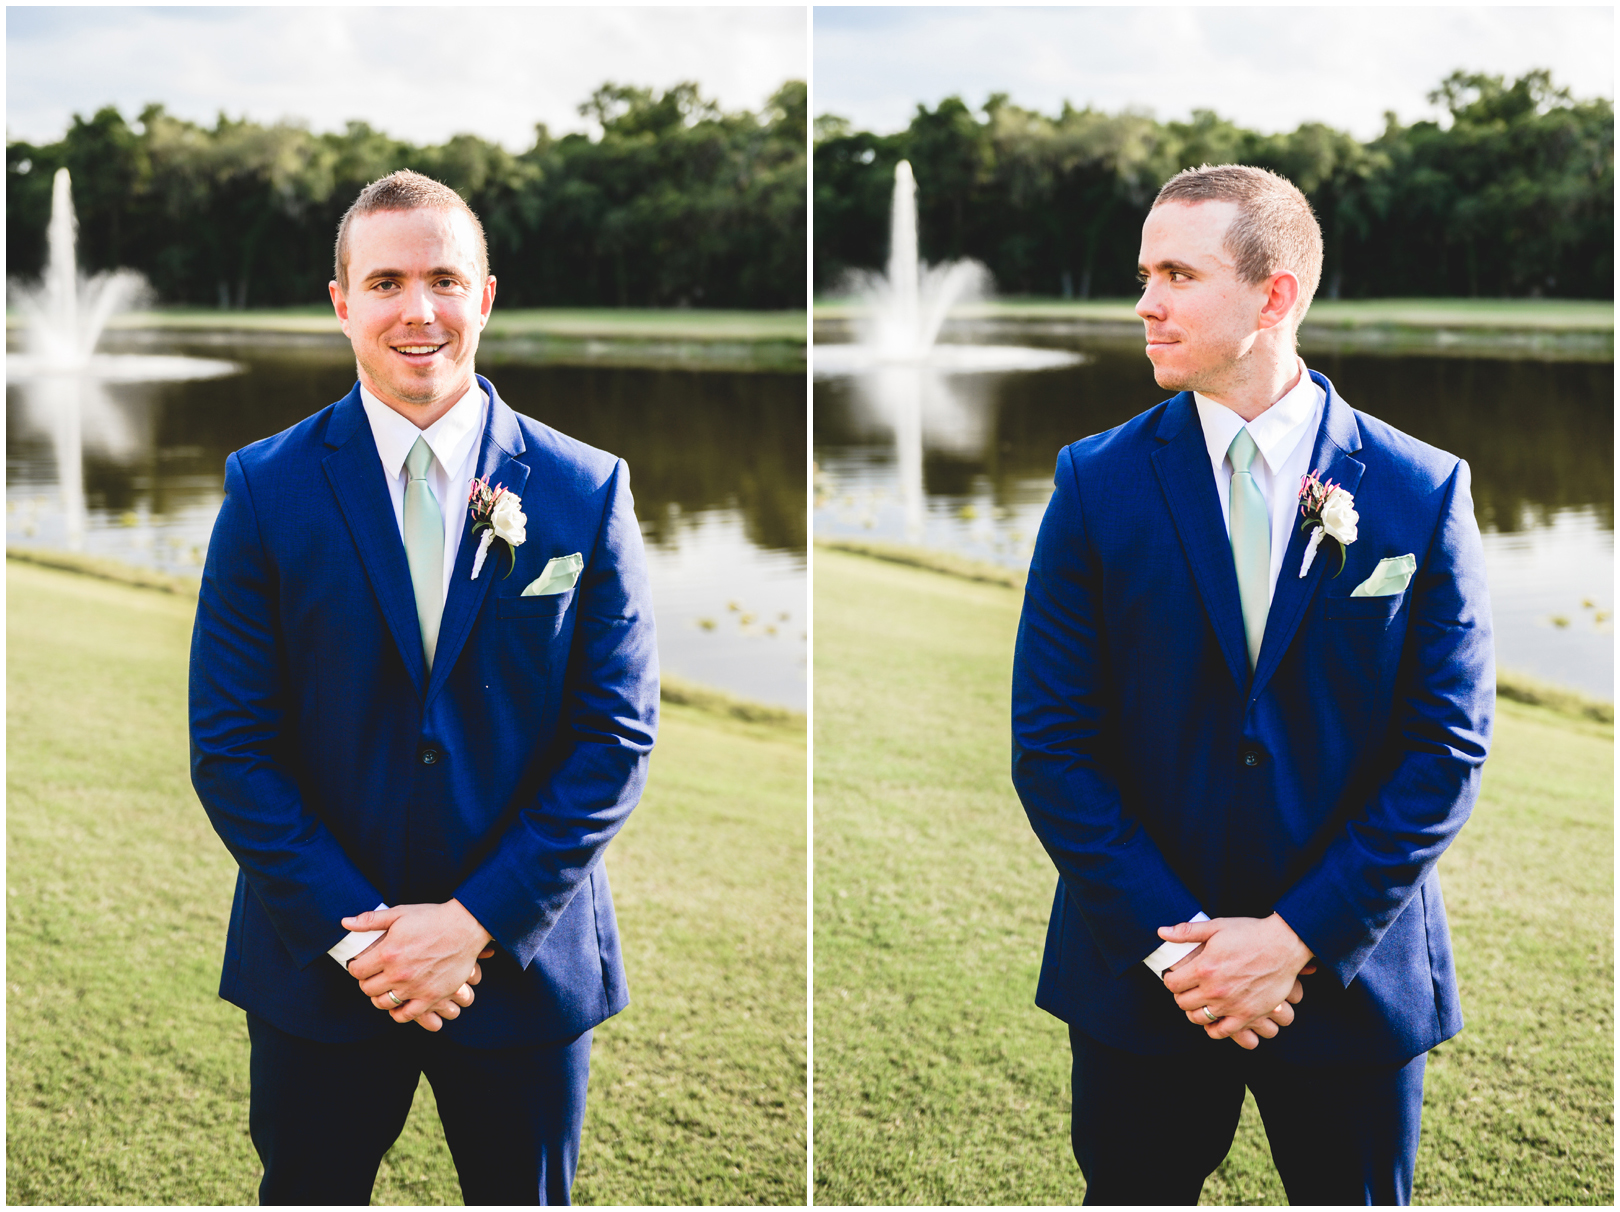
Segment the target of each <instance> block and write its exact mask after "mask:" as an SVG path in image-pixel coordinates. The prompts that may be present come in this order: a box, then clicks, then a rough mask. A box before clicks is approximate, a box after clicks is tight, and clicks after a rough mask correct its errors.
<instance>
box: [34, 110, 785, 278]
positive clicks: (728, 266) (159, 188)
mask: <svg viewBox="0 0 1620 1212" xmlns="http://www.w3.org/2000/svg"><path fill="white" fill-rule="evenodd" d="M579 111H580V113H581V115H582V116H584V117H587V118H589V119H591V120H592V121H593V122H594V124H595V125H596V126H597V127H598V128H599V130H600V133H599V134H595V135H591V136H587V135H584V134H569V135H564V136H563V137H561V138H554V137H552V135H551V134H550V133H549V132H548V130H547V129H546V127H545V126H544V125H543V124H540V125H537V126H536V127H535V141H534V146H533V147H531V148H530V149H529V150H527V151H525V152H522V153H519V154H513V153H511V152H508V151H507V150H505V149H504V148H503V147H501V146H500V145H499V144H496V143H492V142H489V141H487V140H484V139H481V138H479V137H478V136H476V135H457V136H455V137H454V138H452V139H450V140H449V141H448V142H447V143H444V144H442V145H439V146H431V147H429V146H415V145H413V144H410V143H405V142H402V141H400V140H397V139H393V138H391V137H389V136H388V135H386V134H384V133H382V132H381V131H377V130H373V129H372V128H371V127H370V126H368V125H366V124H365V123H362V122H351V123H349V124H348V126H347V128H346V129H345V130H344V131H342V132H341V133H327V134H315V133H312V132H311V131H309V130H308V129H307V128H305V127H303V126H301V125H297V124H294V123H287V122H281V123H277V124H275V125H271V126H265V125H260V124H258V123H255V122H249V121H246V120H242V121H236V120H232V119H230V118H227V117H226V116H225V115H223V114H221V115H220V117H219V119H218V120H217V121H216V122H215V124H214V126H213V127H212V128H211V129H210V128H207V127H204V126H201V125H198V124H196V123H194V122H188V121H185V120H184V119H181V118H177V117H175V116H174V115H172V114H169V113H167V112H165V110H164V108H163V106H161V105H156V104H154V105H149V106H147V107H146V108H145V109H144V110H142V111H141V114H140V116H139V117H138V118H137V119H136V120H135V121H134V122H133V123H131V122H128V121H126V120H125V118H124V117H123V115H122V114H121V113H120V112H119V111H118V109H116V108H114V107H110V106H109V107H107V108H104V109H102V110H100V111H98V112H97V113H96V114H95V115H94V116H93V117H92V118H90V119H89V120H85V119H83V118H81V117H79V116H78V115H75V116H74V119H73V124H72V127H71V128H70V129H69V130H68V131H67V133H66V134H65V135H64V136H63V137H62V139H60V140H59V141H57V142H55V143H50V144H42V145H35V144H30V143H24V142H8V143H7V145H6V204H7V211H6V242H7V249H8V256H9V264H10V269H9V272H10V273H11V274H13V275H20V276H24V277H27V276H33V275H37V274H39V273H40V271H41V269H42V267H43V264H44V258H45V228H46V223H47V220H48V218H49V215H50V205H51V180H52V177H53V175H54V173H55V170H56V169H57V168H59V167H63V166H65V167H67V168H68V169H69V170H70V172H71V173H72V175H73V198H74V204H75V207H76V209H77V212H78V218H79V262H80V266H81V268H83V269H85V270H87V271H90V272H94V271H97V270H102V269H111V268H114V267H118V266H127V267H129V268H133V269H137V270H140V271H141V272H142V273H144V274H145V275H146V276H147V278H148V279H149V280H150V281H151V283H152V285H153V287H154V288H155V290H156V292H157V294H158V296H159V298H160V299H162V300H163V301H164V302H168V303H184V304H193V305H197V304H200V305H205V306H218V307H228V308H245V307H265V306H278V305H287V304H297V303H312V302H317V301H320V300H324V299H325V298H326V284H327V282H328V281H329V280H330V279H331V277H332V245H333V241H334V238H335V234H336V231H337V223H338V220H339V219H340V218H341V217H342V215H343V212H344V211H345V210H347V209H348V207H349V205H350V203H352V202H353V201H354V198H355V196H356V195H357V194H358V193H359V192H360V190H361V189H362V188H364V187H365V186H366V185H367V184H368V183H369V182H371V181H374V180H376V179H377V178H378V177H381V176H384V175H386V174H387V173H390V172H393V171H394V170H395V169H400V168H412V169H415V170H417V171H418V172H421V173H425V174H427V175H428V176H430V177H434V178H436V179H437V180H440V181H443V182H444V183H445V184H447V185H450V186H451V187H452V188H454V189H456V190H457V191H458V192H459V193H460V194H461V195H462V196H463V197H464V198H466V199H467V201H468V203H469V204H470V205H471V206H472V208H473V210H474V211H475V212H476V213H477V214H478V216H479V218H480V219H481V220H482V221H483V224H484V229H485V232H486V233H487V236H488V239H489V246H490V270H491V272H492V273H494V274H495V275H496V276H497V277H498V279H499V282H500V295H501V302H502V303H503V304H506V305H508V306H521V307H559V306H618V307H624V306H635V307H683V306H691V307H739V308H797V307H802V306H803V305H804V246H805V226H806V218H805V176H806V172H805V168H806V150H805V149H806V136H807V128H806V123H807V112H806V89H805V85H804V84H803V83H802V82H800V81H789V82H787V83H785V84H784V85H783V86H782V87H781V88H780V89H779V90H778V91H777V92H776V94H775V95H774V96H773V97H772V98H771V99H770V101H769V102H768V103H767V104H766V105H765V106H764V107H763V108H762V110H761V111H760V112H759V113H751V112H747V111H739V112H723V111H722V110H721V109H720V107H719V106H718V105H717V104H715V103H714V102H711V101H708V100H705V99H704V98H703V97H702V95H701V94H700V92H699V89H698V86H697V85H695V84H690V83H687V84H680V85H677V86H675V87H673V88H671V89H669V90H667V91H665V92H662V93H659V92H656V91H654V90H651V89H643V88H636V87H631V86H626V85H618V84H612V83H608V84H604V85H603V86H602V87H601V88H599V89H597V90H596V92H595V93H593V94H592V95H591V97H590V99H589V100H588V101H586V102H585V103H584V104H582V105H581V106H580V107H579Z"/></svg>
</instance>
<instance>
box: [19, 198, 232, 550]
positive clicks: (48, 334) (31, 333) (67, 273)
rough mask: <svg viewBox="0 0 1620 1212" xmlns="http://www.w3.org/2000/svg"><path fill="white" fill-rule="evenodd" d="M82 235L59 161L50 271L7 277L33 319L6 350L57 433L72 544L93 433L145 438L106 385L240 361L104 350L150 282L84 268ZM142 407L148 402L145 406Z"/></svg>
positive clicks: (118, 439) (80, 538) (78, 539)
mask: <svg viewBox="0 0 1620 1212" xmlns="http://www.w3.org/2000/svg"><path fill="white" fill-rule="evenodd" d="M77 244H78V220H77V218H76V217H75V216H74V213H73V182H72V179H71V178H70V177H69V176H68V170H67V169H65V168H59V169H57V170H56V177H55V179H54V180H53V181H52V182H51V220H50V225H49V226H48V227H47V228H46V232H45V275H44V277H43V278H42V279H41V281H40V282H39V284H38V285H37V286H24V285H21V284H19V283H11V284H10V285H9V294H10V296H11V299H12V301H13V302H14V303H15V304H16V305H17V306H18V308H19V310H21V311H22V312H23V314H24V317H25V327H24V329H23V334H22V338H23V340H22V343H23V352H21V353H16V354H13V353H11V352H10V351H9V350H8V351H7V354H6V384H7V387H8V390H9V389H10V388H11V387H15V388H16V390H17V392H18V394H19V396H20V397H21V398H22V402H23V405H24V410H23V411H24V413H25V414H26V415H27V417H28V419H29V420H30V421H31V422H32V424H33V425H34V427H35V428H37V429H40V430H43V431H45V432H46V433H48V434H50V437H51V444H52V446H53V447H54V448H55V453H56V469H57V488H58V491H59V492H60V494H61V510H62V521H63V527H64V541H65V543H66V545H67V546H68V548H69V549H71V550H79V549H80V548H82V546H83V544H84V532H85V517H86V509H85V499H84V447H85V443H86V440H87V439H88V441H89V442H90V443H91V444H93V445H95V446H98V447H100V448H101V449H102V450H104V451H108V452H111V453H114V454H115V455H120V456H124V457H128V456H131V455H133V454H134V453H135V451H136V450H137V449H139V448H140V446H142V445H143V444H144V443H143V442H142V440H141V439H140V438H139V437H138V436H137V434H136V432H135V429H136V427H135V425H133V424H132V422H131V416H130V410H129V408H128V406H127V405H125V404H122V403H120V402H119V401H116V400H114V399H113V397H112V395H111V394H110V393H109V392H108V391H107V388H106V385H107V384H109V383H153V382H163V381H171V380H177V379H213V378H219V377H221V376H223V375H230V374H235V373H237V372H238V371H239V370H241V369H242V368H241V367H240V366H238V365H237V364H236V363H235V362H224V361H220V360H218V359H213V358H184V357H171V356H160V355H145V354H98V353H96V343H97V342H98V341H99V340H100V339H101V334H102V330H103V329H105V328H106V326H107V322H108V321H109V320H110V319H112V317H113V315H114V313H116V312H118V311H122V310H124V309H126V308H129V307H131V306H133V305H134V304H135V303H137V302H138V301H139V300H140V299H142V298H143V297H145V296H146V295H147V294H148V293H149V291H148V287H147V285H146V279H144V278H143V277H141V275H140V274H138V273H136V272H135V271H133V270H129V269H115V270H113V271H111V272H109V273H100V274H97V275H96V276H95V277H93V278H88V279H86V278H83V277H81V276H80V274H79V267H78V259H77ZM8 411H9V410H8ZM135 411H136V412H137V414H138V413H139V412H140V410H139V408H138V407H137V408H136V410H135Z"/></svg>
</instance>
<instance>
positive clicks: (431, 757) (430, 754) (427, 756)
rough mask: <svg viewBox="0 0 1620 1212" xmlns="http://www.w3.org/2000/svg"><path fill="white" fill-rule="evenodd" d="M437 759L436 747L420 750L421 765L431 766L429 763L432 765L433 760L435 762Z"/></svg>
mask: <svg viewBox="0 0 1620 1212" xmlns="http://www.w3.org/2000/svg"><path fill="white" fill-rule="evenodd" d="M438 760H439V751H438V750H437V749H424V750H422V765H424V766H431V765H433V763H434V762H436V761H438Z"/></svg>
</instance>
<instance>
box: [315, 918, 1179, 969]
mask: <svg viewBox="0 0 1620 1212" xmlns="http://www.w3.org/2000/svg"><path fill="white" fill-rule="evenodd" d="M386 908H388V906H387V905H386V904H383V905H378V906H377V908H376V909H373V910H372V912H373V913H376V912H378V911H379V910H382V909H386ZM387 933H388V931H386V930H351V931H349V932H348V933H347V934H345V935H344V936H343V937H342V938H340V939H338V941H337V944H336V945H335V946H334V947H333V948H332V949H331V950H330V951H328V952H327V953H326V954H328V955H330V956H331V957H332V958H333V959H335V960H336V961H337V962H338V963H339V964H341V965H342V966H343V971H345V972H347V971H348V970H349V961H350V960H352V959H353V958H354V957H355V956H357V955H359V954H360V953H361V952H362V951H364V950H365V949H366V948H367V947H369V946H371V944H372V943H374V942H376V941H377V940H378V939H380V938H381V937H382V936H383V935H385V934H387ZM1159 950H1160V951H1162V950H1164V948H1162V947H1161V948H1160V949H1159ZM1158 953H1159V952H1158V951H1155V952H1154V953H1153V954H1154V955H1157V954H1158ZM1171 962H1172V963H1174V962H1175V961H1173V960H1172V961H1171Z"/></svg>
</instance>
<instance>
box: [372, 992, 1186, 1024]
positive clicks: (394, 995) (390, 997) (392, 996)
mask: <svg viewBox="0 0 1620 1212" xmlns="http://www.w3.org/2000/svg"><path fill="white" fill-rule="evenodd" d="M388 1000H389V1001H391V1002H393V1003H394V1005H396V1006H403V1005H404V1004H405V1003H404V1002H402V1001H400V1000H399V994H397V993H395V992H394V991H393V990H392V989H390V990H389V991H388ZM1204 1012H1205V1013H1206V1014H1207V1013H1208V1012H1209V1007H1208V1006H1205V1007H1204ZM1214 1021H1215V1020H1214V1019H1211V1020H1210V1022H1214Z"/></svg>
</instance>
